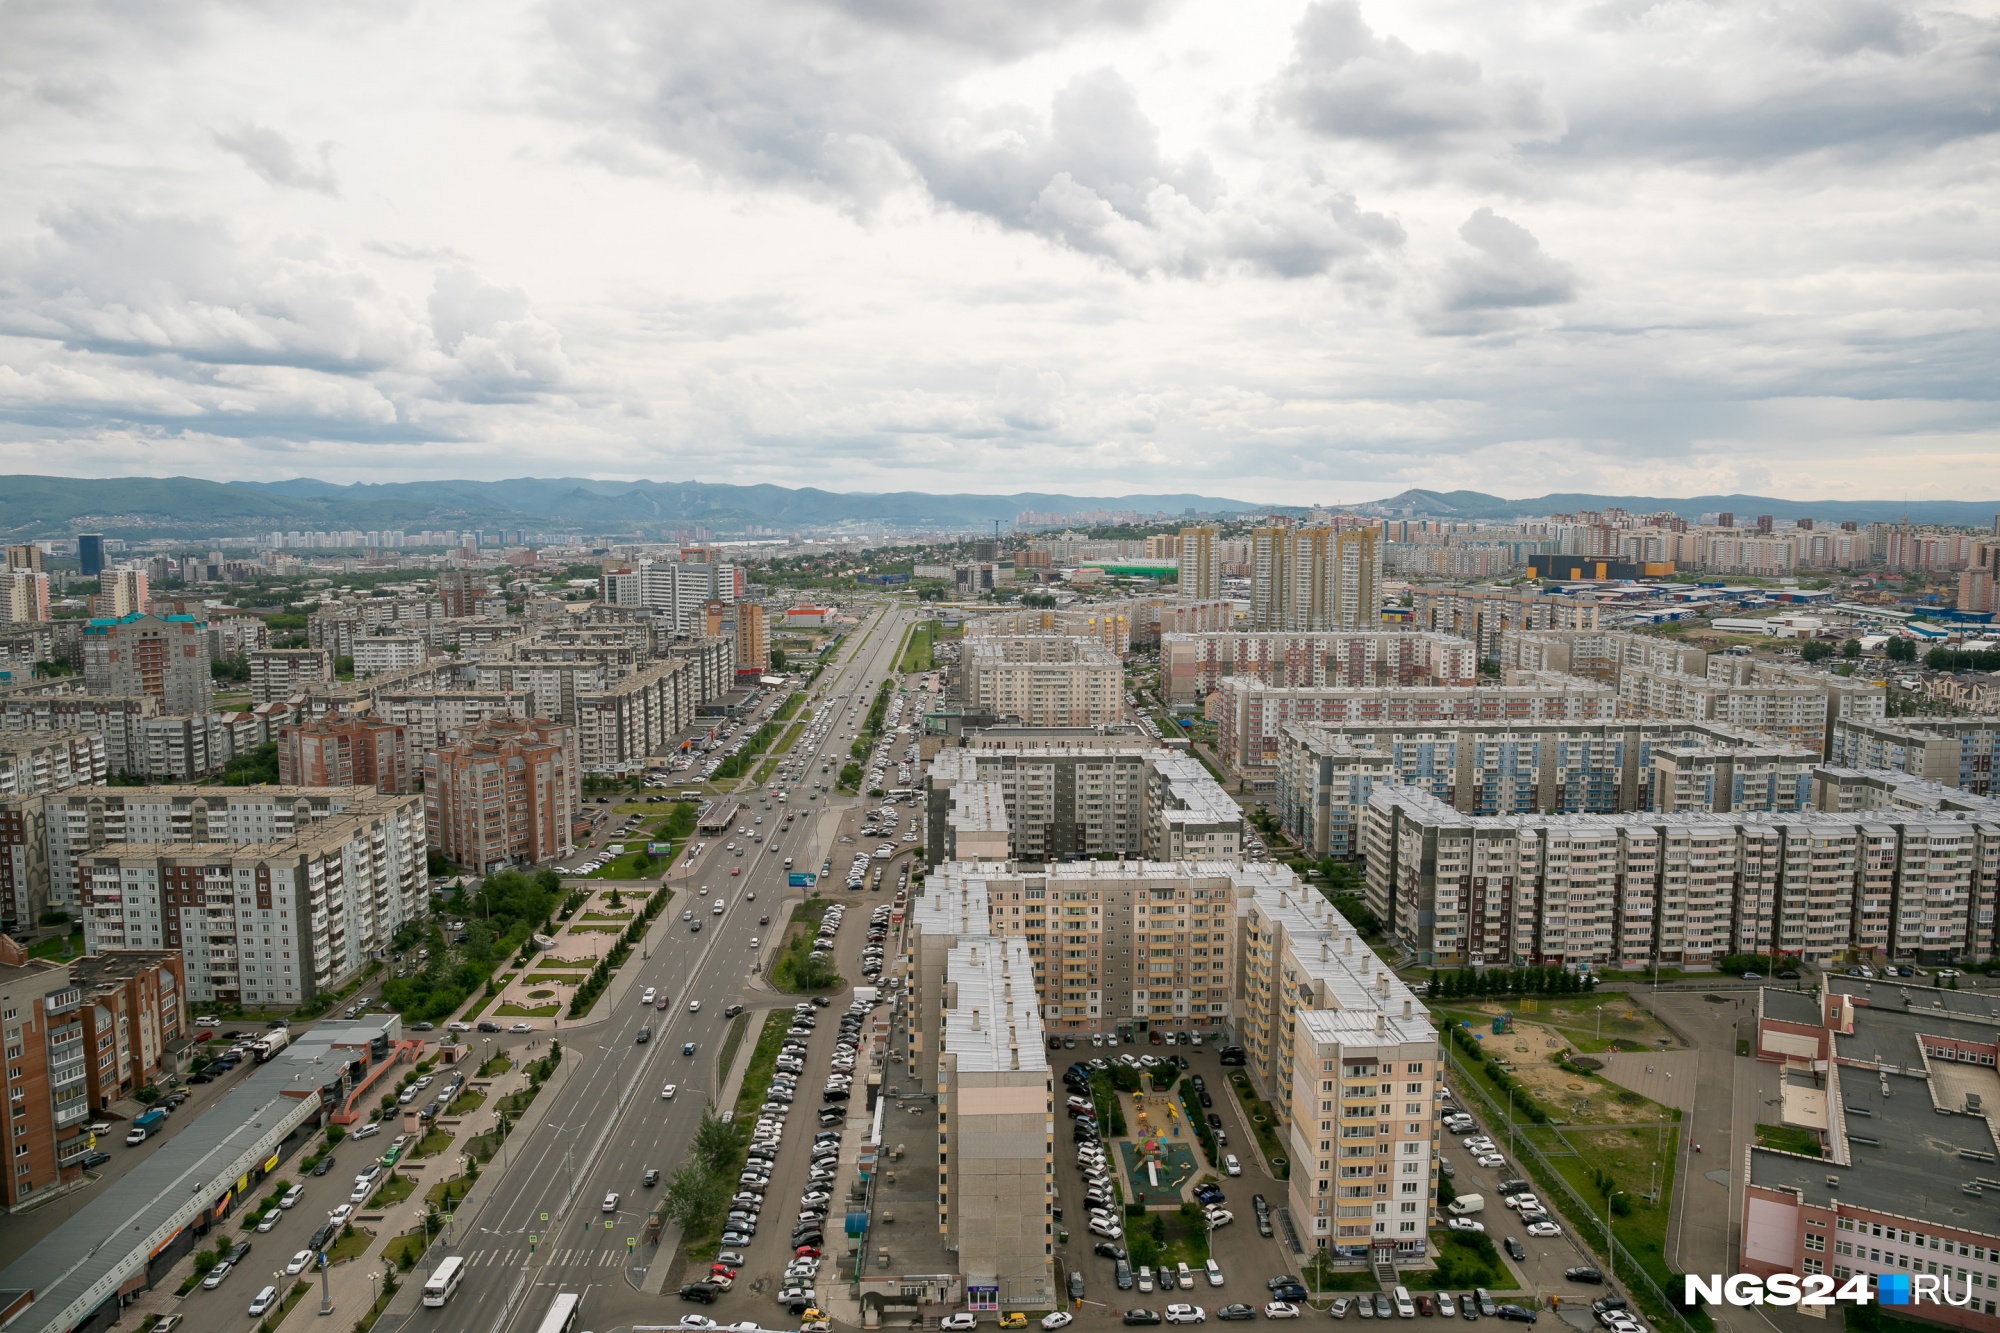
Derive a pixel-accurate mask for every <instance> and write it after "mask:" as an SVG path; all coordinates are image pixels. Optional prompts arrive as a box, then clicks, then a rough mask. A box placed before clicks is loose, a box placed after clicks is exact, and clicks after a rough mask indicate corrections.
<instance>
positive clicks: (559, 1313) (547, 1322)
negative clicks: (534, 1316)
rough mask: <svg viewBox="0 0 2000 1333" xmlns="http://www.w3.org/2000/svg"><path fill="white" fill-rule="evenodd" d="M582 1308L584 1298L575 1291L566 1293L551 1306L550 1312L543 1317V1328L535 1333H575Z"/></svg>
mask: <svg viewBox="0 0 2000 1333" xmlns="http://www.w3.org/2000/svg"><path fill="white" fill-rule="evenodd" d="M582 1307H583V1297H581V1296H579V1295H577V1294H576V1293H575V1292H573V1291H566V1292H564V1293H563V1294H562V1295H560V1296H558V1297H556V1298H555V1301H554V1303H553V1304H551V1305H550V1306H549V1312H548V1313H547V1314H545V1315H543V1316H542V1324H541V1327H540V1328H538V1329H536V1330H535V1333H573V1330H574V1329H575V1328H576V1315H577V1311H578V1310H580V1309H581V1308H582Z"/></svg>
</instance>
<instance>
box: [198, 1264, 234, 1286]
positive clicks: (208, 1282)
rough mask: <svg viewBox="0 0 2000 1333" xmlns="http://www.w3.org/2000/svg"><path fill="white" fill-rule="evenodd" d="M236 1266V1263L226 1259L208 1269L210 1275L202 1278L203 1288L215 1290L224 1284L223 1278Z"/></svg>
mask: <svg viewBox="0 0 2000 1333" xmlns="http://www.w3.org/2000/svg"><path fill="white" fill-rule="evenodd" d="M234 1267H235V1265H234V1264H232V1263H230V1262H229V1261H228V1260H227V1259H224V1260H223V1261H222V1262H221V1263H219V1264H217V1265H216V1266H215V1267H213V1268H211V1269H209V1270H208V1276H207V1277H205V1278H203V1279H202V1280H201V1289H202V1290H203V1291H214V1290H215V1289H216V1288H217V1287H219V1286H221V1285H222V1282H223V1279H224V1278H226V1277H228V1276H229V1270H230V1269H231V1268H234Z"/></svg>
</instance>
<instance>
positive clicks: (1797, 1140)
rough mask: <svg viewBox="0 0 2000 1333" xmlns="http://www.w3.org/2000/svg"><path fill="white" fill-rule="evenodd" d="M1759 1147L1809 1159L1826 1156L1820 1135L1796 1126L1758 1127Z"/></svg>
mask: <svg viewBox="0 0 2000 1333" xmlns="http://www.w3.org/2000/svg"><path fill="white" fill-rule="evenodd" d="M1757 1146H1758V1147H1760V1148H1776V1149H1778V1151H1780V1152H1795V1153H1801V1154H1803V1155H1804V1156H1807V1157H1820V1156H1824V1154H1823V1153H1821V1151H1820V1146H1819V1135H1817V1134H1815V1133H1813V1132H1812V1131H1811V1130H1809V1129H1800V1128H1799V1127H1798V1126H1796V1125H1759V1126H1757Z"/></svg>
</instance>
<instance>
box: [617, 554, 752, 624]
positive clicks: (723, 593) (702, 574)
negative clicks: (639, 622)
mask: <svg viewBox="0 0 2000 1333" xmlns="http://www.w3.org/2000/svg"><path fill="white" fill-rule="evenodd" d="M598 585H599V587H598V595H599V596H600V597H601V598H602V599H603V600H604V601H605V602H606V603H608V604H610V605H613V606H631V607H645V608H647V609H649V610H651V611H653V612H655V613H657V614H658V615H660V616H661V617H662V618H663V619H664V620H666V621H667V622H668V623H669V624H670V625H671V626H672V627H673V631H674V632H675V633H678V634H699V633H701V631H702V626H703V624H704V621H705V618H706V611H707V606H708V604H709V603H710V602H715V601H722V602H734V601H737V600H739V599H741V598H742V596H743V594H744V592H745V590H746V585H747V580H746V578H745V575H744V571H743V570H742V569H741V568H740V567H739V566H737V565H734V564H729V563H724V562H720V561H711V560H688V559H682V560H641V561H640V562H639V563H638V564H636V565H632V566H628V567H627V568H624V569H615V570H606V571H605V572H604V573H603V574H602V575H601V576H600V577H599V580H598Z"/></svg>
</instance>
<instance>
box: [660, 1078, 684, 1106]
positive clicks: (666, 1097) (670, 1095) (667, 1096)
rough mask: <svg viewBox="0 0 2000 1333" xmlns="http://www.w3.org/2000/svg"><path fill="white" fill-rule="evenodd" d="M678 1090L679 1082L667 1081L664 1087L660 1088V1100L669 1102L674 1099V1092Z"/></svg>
mask: <svg viewBox="0 0 2000 1333" xmlns="http://www.w3.org/2000/svg"><path fill="white" fill-rule="evenodd" d="M679 1091H680V1084H678V1083H669V1084H667V1086H666V1087H664V1088H661V1089H660V1100H661V1101H663V1102H670V1101H672V1100H673V1099H674V1094H675V1093H676V1092H679Z"/></svg>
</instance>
